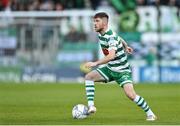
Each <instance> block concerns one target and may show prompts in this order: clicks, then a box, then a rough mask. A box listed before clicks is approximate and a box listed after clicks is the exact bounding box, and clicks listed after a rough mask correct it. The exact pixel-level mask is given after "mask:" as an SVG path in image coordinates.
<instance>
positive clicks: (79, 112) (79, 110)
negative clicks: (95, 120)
mask: <svg viewBox="0 0 180 126" xmlns="http://www.w3.org/2000/svg"><path fill="white" fill-rule="evenodd" d="M87 115H88V107H87V106H85V105H83V104H77V105H75V106H74V107H73V109H72V116H73V118H74V119H84V118H86V117H87Z"/></svg>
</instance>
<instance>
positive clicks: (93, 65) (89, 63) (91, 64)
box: [84, 62, 98, 68]
mask: <svg viewBox="0 0 180 126" xmlns="http://www.w3.org/2000/svg"><path fill="white" fill-rule="evenodd" d="M97 65H98V64H97V63H96V62H87V63H85V64H84V66H85V67H86V68H92V67H95V66H97Z"/></svg>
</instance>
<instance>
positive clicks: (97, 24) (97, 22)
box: [94, 18, 104, 32]
mask: <svg viewBox="0 0 180 126" xmlns="http://www.w3.org/2000/svg"><path fill="white" fill-rule="evenodd" d="M103 28H104V23H103V20H102V19H101V18H94V30H95V31H96V32H100V31H102V30H103Z"/></svg>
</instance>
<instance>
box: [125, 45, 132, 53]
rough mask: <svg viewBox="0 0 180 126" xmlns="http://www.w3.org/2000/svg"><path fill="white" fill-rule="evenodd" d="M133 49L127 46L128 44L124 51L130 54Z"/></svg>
mask: <svg viewBox="0 0 180 126" xmlns="http://www.w3.org/2000/svg"><path fill="white" fill-rule="evenodd" d="M133 51H134V50H133V48H131V47H129V46H128V47H126V52H127V53H129V54H132V53H133Z"/></svg>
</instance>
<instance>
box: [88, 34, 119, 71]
mask: <svg viewBox="0 0 180 126" xmlns="http://www.w3.org/2000/svg"><path fill="white" fill-rule="evenodd" d="M108 44H109V48H108V55H106V56H105V57H104V58H102V59H99V60H97V61H95V62H87V63H86V64H85V67H87V68H91V67H95V66H97V65H102V64H106V63H108V62H109V61H111V60H113V59H114V58H115V57H116V50H117V46H118V41H116V40H115V39H114V37H111V38H109V41H108Z"/></svg>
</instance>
